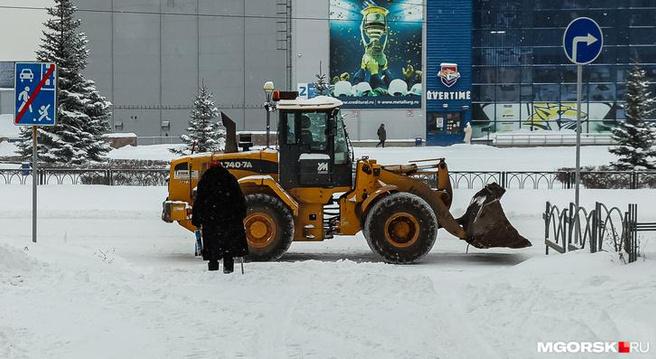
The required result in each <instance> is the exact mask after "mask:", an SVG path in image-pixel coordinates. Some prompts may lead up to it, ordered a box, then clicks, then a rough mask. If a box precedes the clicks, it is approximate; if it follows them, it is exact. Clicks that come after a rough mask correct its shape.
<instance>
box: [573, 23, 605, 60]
mask: <svg viewBox="0 0 656 359" xmlns="http://www.w3.org/2000/svg"><path fill="white" fill-rule="evenodd" d="M603 46H604V34H603V32H602V31H601V27H599V25H598V24H597V22H595V21H594V20H592V19H590V18H588V17H579V18H577V19H574V20H573V21H572V22H570V23H569V26H567V30H565V34H564V35H563V48H564V49H565V54H566V55H567V58H568V59H569V61H571V62H573V63H575V64H577V65H585V64H589V63H591V62H593V61H594V60H596V59H597V57H599V54H601V50H602V48H603Z"/></svg>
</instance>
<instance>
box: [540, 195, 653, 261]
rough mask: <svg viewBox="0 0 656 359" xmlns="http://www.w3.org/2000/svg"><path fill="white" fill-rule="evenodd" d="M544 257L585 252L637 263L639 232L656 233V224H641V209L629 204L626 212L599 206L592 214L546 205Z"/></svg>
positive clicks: (575, 209)
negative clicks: (552, 253)
mask: <svg viewBox="0 0 656 359" xmlns="http://www.w3.org/2000/svg"><path fill="white" fill-rule="evenodd" d="M543 219H544V244H545V253H546V254H547V255H548V254H549V250H555V251H556V252H558V253H566V252H569V251H577V250H582V249H586V247H587V248H588V249H589V250H590V253H595V252H599V251H603V250H606V251H613V252H616V253H618V254H619V255H620V258H621V259H623V260H625V261H627V262H629V263H632V262H635V261H636V260H637V259H638V254H639V252H640V243H639V241H638V232H644V231H656V222H643V223H641V222H638V206H637V205H636V204H629V205H628V209H627V210H626V211H622V210H621V209H619V208H618V207H611V208H609V207H607V206H606V205H605V204H603V203H599V202H597V203H596V204H595V207H594V209H593V210H587V209H586V208H584V207H579V208H578V210H577V208H576V205H575V204H574V203H570V204H569V207H568V208H564V209H561V208H558V207H557V206H554V205H552V204H551V203H549V202H547V205H546V209H545V212H544V215H543Z"/></svg>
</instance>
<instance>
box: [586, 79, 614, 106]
mask: <svg viewBox="0 0 656 359" xmlns="http://www.w3.org/2000/svg"><path fill="white" fill-rule="evenodd" d="M615 93H616V90H615V84H613V83H608V84H591V85H590V101H609V102H614V101H615Z"/></svg>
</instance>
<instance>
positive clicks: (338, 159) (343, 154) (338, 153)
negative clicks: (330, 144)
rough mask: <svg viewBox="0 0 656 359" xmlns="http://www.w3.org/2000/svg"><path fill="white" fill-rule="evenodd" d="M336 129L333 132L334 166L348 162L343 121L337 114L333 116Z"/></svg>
mask: <svg viewBox="0 0 656 359" xmlns="http://www.w3.org/2000/svg"><path fill="white" fill-rule="evenodd" d="M335 121H336V123H337V129H336V131H335V164H336V165H341V164H344V163H346V162H347V161H348V144H347V143H346V129H345V127H344V120H343V119H342V116H341V115H340V114H339V113H338V114H337V115H336V116H335Z"/></svg>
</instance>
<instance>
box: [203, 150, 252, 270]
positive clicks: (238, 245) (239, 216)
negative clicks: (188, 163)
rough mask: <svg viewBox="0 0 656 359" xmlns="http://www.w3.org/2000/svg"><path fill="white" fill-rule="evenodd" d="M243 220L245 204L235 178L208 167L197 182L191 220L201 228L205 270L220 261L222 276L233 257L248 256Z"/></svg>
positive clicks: (216, 166) (217, 166)
mask: <svg viewBox="0 0 656 359" xmlns="http://www.w3.org/2000/svg"><path fill="white" fill-rule="evenodd" d="M244 218H246V201H245V200H244V194H243V193H242V192H241V188H239V183H238V182H237V179H236V178H235V177H234V176H233V175H231V174H230V172H228V170H226V169H225V168H224V167H223V166H221V165H220V164H218V163H216V164H212V166H211V167H210V168H209V169H208V170H207V171H205V173H204V174H203V176H202V177H201V179H200V181H199V182H198V187H197V189H196V198H195V199H194V206H193V212H192V217H191V222H192V224H193V225H194V226H196V228H200V229H201V233H202V237H203V251H202V254H203V259H205V260H208V261H209V263H208V266H207V267H208V269H209V270H211V271H215V270H218V269H219V260H220V259H223V273H232V271H233V270H234V266H235V262H234V258H235V257H244V256H246V255H248V243H247V242H246V231H245V230H244Z"/></svg>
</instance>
